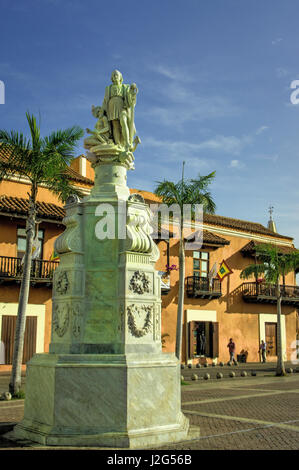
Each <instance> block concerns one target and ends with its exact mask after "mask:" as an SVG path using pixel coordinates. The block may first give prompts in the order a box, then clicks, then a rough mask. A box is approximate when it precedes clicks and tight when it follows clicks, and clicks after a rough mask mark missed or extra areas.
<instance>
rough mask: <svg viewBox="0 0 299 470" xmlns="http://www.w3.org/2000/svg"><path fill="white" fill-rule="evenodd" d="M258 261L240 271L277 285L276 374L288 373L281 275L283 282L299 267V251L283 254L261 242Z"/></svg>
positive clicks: (244, 275) (241, 275) (245, 276)
mask: <svg viewBox="0 0 299 470" xmlns="http://www.w3.org/2000/svg"><path fill="white" fill-rule="evenodd" d="M256 259H257V261H258V262H257V263H254V264H251V265H249V266H247V267H246V268H245V269H243V271H242V272H241V273H240V277H241V279H248V278H251V277H252V276H254V277H255V279H257V277H258V276H259V275H261V274H262V275H264V277H265V280H266V282H267V284H268V285H269V286H271V285H273V286H274V287H275V293H276V302H277V368H276V375H277V376H282V375H286V372H285V367H284V361H283V354H282V341H281V299H282V294H283V292H282V291H281V288H280V277H281V276H282V278H283V282H284V279H285V276H286V275H287V274H288V273H290V272H292V271H293V272H294V271H295V270H296V269H297V268H298V267H299V252H298V251H294V252H291V253H287V254H282V253H281V252H279V249H278V248H277V246H275V245H271V244H261V245H258V246H257V247H256Z"/></svg>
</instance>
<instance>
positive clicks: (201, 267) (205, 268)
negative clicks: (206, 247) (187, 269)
mask: <svg viewBox="0 0 299 470" xmlns="http://www.w3.org/2000/svg"><path fill="white" fill-rule="evenodd" d="M208 273H209V253H208V252H206V251H193V276H199V277H208Z"/></svg>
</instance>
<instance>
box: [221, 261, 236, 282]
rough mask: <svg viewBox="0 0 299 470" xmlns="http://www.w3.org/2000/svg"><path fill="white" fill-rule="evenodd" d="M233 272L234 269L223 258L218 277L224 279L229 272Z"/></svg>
mask: <svg viewBox="0 0 299 470" xmlns="http://www.w3.org/2000/svg"><path fill="white" fill-rule="evenodd" d="M232 272H233V271H232V270H231V269H230V268H229V267H228V265H227V263H226V262H225V261H224V260H223V261H222V263H221V264H220V267H219V270H218V272H217V277H218V279H220V281H223V279H224V278H225V277H226V276H228V275H229V274H232Z"/></svg>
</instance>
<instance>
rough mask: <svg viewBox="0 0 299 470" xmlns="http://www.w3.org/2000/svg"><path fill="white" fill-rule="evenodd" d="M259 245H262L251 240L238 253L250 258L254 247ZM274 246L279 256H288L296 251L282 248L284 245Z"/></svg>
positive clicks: (286, 247)
mask: <svg viewBox="0 0 299 470" xmlns="http://www.w3.org/2000/svg"><path fill="white" fill-rule="evenodd" d="M259 245H262V243H261V242H256V241H255V240H251V241H250V242H249V243H247V244H246V245H245V246H243V248H242V249H241V250H240V251H241V253H242V254H243V255H244V256H252V255H254V253H255V249H256V247H257V246H259ZM275 246H277V248H278V250H279V253H281V254H289V253H293V252H294V251H298V250H297V249H296V248H294V247H292V246H284V245H279V244H275Z"/></svg>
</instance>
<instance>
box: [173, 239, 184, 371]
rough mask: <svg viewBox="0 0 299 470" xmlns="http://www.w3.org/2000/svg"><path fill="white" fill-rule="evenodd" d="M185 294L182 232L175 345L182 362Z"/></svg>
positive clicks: (177, 355)
mask: <svg viewBox="0 0 299 470" xmlns="http://www.w3.org/2000/svg"><path fill="white" fill-rule="evenodd" d="M184 294H185V241H184V238H183V233H182V232H181V238H180V251H179V298H178V315H177V328H176V346H175V354H176V357H177V358H178V360H179V361H180V362H181V357H182V336H183V316H184Z"/></svg>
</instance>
